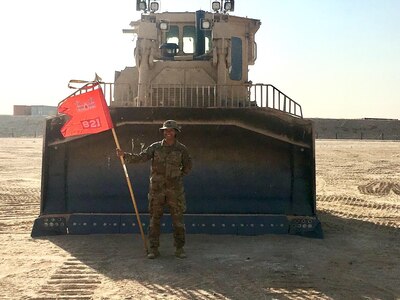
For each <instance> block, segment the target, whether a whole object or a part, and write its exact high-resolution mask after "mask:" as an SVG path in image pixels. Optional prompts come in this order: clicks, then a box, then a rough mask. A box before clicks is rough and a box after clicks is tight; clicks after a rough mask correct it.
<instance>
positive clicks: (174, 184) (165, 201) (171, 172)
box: [124, 140, 192, 249]
mask: <svg viewBox="0 0 400 300" xmlns="http://www.w3.org/2000/svg"><path fill="white" fill-rule="evenodd" d="M124 159H125V162H127V163H138V162H145V161H148V160H151V162H152V164H151V174H150V188H149V194H148V198H149V213H150V225H149V233H148V236H149V242H150V248H151V249H157V248H158V247H159V244H160V242H159V237H160V219H161V217H162V216H163V212H164V206H168V208H169V211H170V214H171V218H172V225H173V229H174V245H175V247H176V248H182V247H183V246H184V244H185V224H184V222H183V213H184V212H185V211H186V200H185V192H184V188H183V176H184V175H187V174H188V173H189V172H190V170H191V168H192V160H191V157H190V155H189V152H188V150H187V149H186V147H185V145H183V144H181V143H179V142H178V141H175V144H173V145H171V146H168V145H167V144H166V143H165V140H162V141H160V142H156V143H154V144H152V145H150V146H149V147H148V148H146V149H144V150H143V151H142V152H141V153H140V154H131V153H125V155H124Z"/></svg>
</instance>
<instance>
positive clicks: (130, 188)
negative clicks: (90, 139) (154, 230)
mask: <svg viewBox="0 0 400 300" xmlns="http://www.w3.org/2000/svg"><path fill="white" fill-rule="evenodd" d="M111 129H112V133H113V136H114V140H115V145H116V146H117V148H118V149H121V147H120V145H119V141H118V137H117V134H116V132H115V128H114V127H113V128H111ZM119 158H120V160H121V164H122V168H123V169H124V172H125V178H126V182H127V184H128V188H129V193H130V194H131V199H132V204H133V207H134V208H135V214H136V218H137V221H138V224H139V228H140V234H141V235H142V239H143V243H144V249H145V250H146V253H148V252H149V249H148V248H147V242H146V238H145V236H144V232H143V227H142V222H141V221H140V216H139V212H138V208H137V205H136V200H135V196H134V194H133V188H132V184H131V181H130V179H129V174H128V170H127V169H126V165H125V161H124V158H123V157H122V156H120V157H119Z"/></svg>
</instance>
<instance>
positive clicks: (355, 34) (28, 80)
mask: <svg viewBox="0 0 400 300" xmlns="http://www.w3.org/2000/svg"><path fill="white" fill-rule="evenodd" d="M235 6H236V7H235V12H234V13H233V14H235V15H239V16H244V17H245V16H248V17H251V18H255V19H260V20H261V22H262V24H261V28H260V30H259V31H258V33H257V34H256V42H257V44H258V60H257V61H256V65H255V66H252V67H251V69H250V79H251V80H252V81H253V82H254V83H256V82H262V83H271V84H273V85H275V86H276V87H277V88H279V89H280V90H282V91H283V92H285V93H286V94H287V95H288V96H290V97H291V98H293V99H294V100H295V101H297V102H298V103H300V104H301V105H302V108H303V114H304V116H305V117H332V118H363V117H379V118H396V119H398V118H400V0H236V2H235ZM135 8H136V1H135V0H117V1H111V0H108V1H106V0H84V1H80V0H68V1H66V0H57V1H54V0H35V1H32V0H20V1H2V2H1V4H0V33H1V35H0V36H1V44H0V80H1V81H0V82H1V89H0V114H12V111H13V105H14V104H20V105H57V103H58V102H59V101H61V100H62V99H64V98H65V97H66V96H68V95H69V94H70V93H71V92H72V91H71V90H69V89H68V88H67V83H68V81H69V80H70V79H86V80H91V79H93V78H94V73H95V72H97V73H98V74H99V75H100V76H101V77H102V78H103V80H105V81H109V82H113V80H114V71H115V70H122V69H124V68H125V66H133V65H134V59H133V49H134V44H133V42H132V35H129V34H123V33H122V29H123V28H129V23H130V21H133V20H137V19H139V18H140V14H139V13H138V12H136V10H135ZM200 8H201V9H203V10H209V8H210V0H203V1H196V0H193V1H184V0H175V1H173V0H161V9H162V10H163V11H164V10H168V11H182V10H183V11H185V10H188V11H194V10H197V9H200Z"/></svg>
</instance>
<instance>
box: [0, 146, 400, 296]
mask: <svg viewBox="0 0 400 300" xmlns="http://www.w3.org/2000/svg"><path fill="white" fill-rule="evenodd" d="M41 153H42V139H40V138H0V244H1V247H0V299H400V279H399V278H400V249H399V248H400V242H399V238H400V234H399V233H400V142H399V141H366V140H363V141H360V140H357V141H356V140H317V141H316V168H317V208H318V216H319V218H320V220H321V222H322V226H323V230H324V235H325V237H324V239H310V238H305V237H300V236H291V235H262V236H231V235H224V236H221V235H214V236H212V235H188V237H187V247H186V251H187V254H188V258H187V259H185V260H179V259H177V258H175V257H174V256H173V250H174V249H173V245H172V236H171V235H168V234H164V235H162V238H161V243H162V247H161V257H160V258H159V259H156V260H148V259H146V258H145V253H144V250H143V244H142V241H141V239H140V235H90V236H55V237H45V238H40V239H32V238H31V237H30V230H31V227H32V224H33V221H34V219H35V218H36V217H37V215H38V213H39V205H40V204H39V202H40V180H41ZM188 201H190V200H189V199H188Z"/></svg>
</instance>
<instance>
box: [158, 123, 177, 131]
mask: <svg viewBox="0 0 400 300" xmlns="http://www.w3.org/2000/svg"><path fill="white" fill-rule="evenodd" d="M169 128H172V129H175V130H176V131H178V132H181V127H180V126H179V125H178V123H177V122H176V121H175V120H167V121H165V122H164V123H163V127H161V128H160V130H164V129H169Z"/></svg>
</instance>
